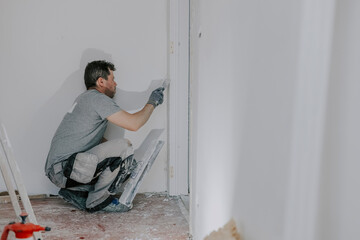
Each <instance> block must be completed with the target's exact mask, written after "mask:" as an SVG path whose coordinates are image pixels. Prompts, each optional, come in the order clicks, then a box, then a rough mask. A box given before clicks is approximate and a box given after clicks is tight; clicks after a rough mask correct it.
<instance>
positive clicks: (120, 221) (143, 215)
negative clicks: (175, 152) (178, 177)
mask: <svg viewBox="0 0 360 240" xmlns="http://www.w3.org/2000/svg"><path fill="white" fill-rule="evenodd" d="M31 203H32V206H33V209H34V212H35V215H36V218H37V221H38V223H39V225H41V226H49V227H51V231H50V232H46V233H43V234H42V236H43V239H88V240H95V239H96V240H100V239H114V240H115V239H124V240H131V239H132V240H146V239H154V240H155V239H156V240H165V239H166V240H180V239H182V240H184V239H188V232H189V226H188V222H187V220H186V219H187V218H186V217H187V216H186V215H187V212H186V209H185V208H184V207H183V205H182V201H181V200H180V198H178V197H175V198H172V197H168V196H166V195H161V194H138V195H137V196H136V197H135V199H134V201H133V204H134V207H133V209H132V210H130V211H129V212H126V213H104V212H97V213H87V212H84V211H80V210H78V209H76V208H74V207H73V206H72V205H70V204H68V203H66V202H64V201H63V200H62V199H60V198H58V197H49V198H43V199H32V200H31ZM14 220H16V218H15V213H14V210H13V208H12V205H11V203H3V204H0V231H1V232H2V230H3V229H4V226H5V225H6V224H8V223H9V222H11V221H14ZM8 239H15V238H14V236H13V234H12V236H11V238H10V237H9V238H8Z"/></svg>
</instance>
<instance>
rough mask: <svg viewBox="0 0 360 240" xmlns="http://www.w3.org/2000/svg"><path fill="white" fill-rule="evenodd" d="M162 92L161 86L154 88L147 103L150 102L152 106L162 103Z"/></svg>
mask: <svg viewBox="0 0 360 240" xmlns="http://www.w3.org/2000/svg"><path fill="white" fill-rule="evenodd" d="M163 92H164V88H163V87H159V88H157V89H155V90H154V91H153V92H152V93H151V95H150V98H149V101H148V102H147V104H152V105H153V106H154V108H156V107H157V106H158V105H160V104H162V103H163V101H164V93H163Z"/></svg>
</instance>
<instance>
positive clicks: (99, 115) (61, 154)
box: [45, 89, 121, 173]
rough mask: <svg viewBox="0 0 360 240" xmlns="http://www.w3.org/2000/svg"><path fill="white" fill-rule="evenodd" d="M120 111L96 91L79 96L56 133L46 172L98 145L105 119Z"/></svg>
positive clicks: (112, 102) (105, 122)
mask: <svg viewBox="0 0 360 240" xmlns="http://www.w3.org/2000/svg"><path fill="white" fill-rule="evenodd" d="M120 110H121V109H120V107H119V106H118V105H117V104H116V103H115V102H114V100H112V99H111V98H109V97H108V96H106V95H105V94H103V93H100V92H98V91H97V90H95V89H92V90H88V91H86V92H84V93H82V94H81V95H80V96H78V98H77V99H76V100H75V102H74V104H73V106H72V107H71V109H70V110H69V111H68V112H67V113H66V115H65V117H64V118H63V120H62V122H61V123H60V125H59V127H58V129H57V130H56V132H55V135H54V138H53V140H52V142H51V146H50V151H49V154H48V157H47V160H46V165H45V172H46V173H48V171H49V169H50V168H51V167H52V166H53V165H54V164H56V163H58V162H61V161H63V160H66V159H67V158H69V157H70V156H71V155H72V154H74V153H78V152H85V151H87V150H89V149H90V148H92V147H94V146H96V145H98V144H99V143H100V141H101V139H102V137H103V135H104V132H105V130H106V127H107V124H108V120H107V119H106V118H107V117H108V116H110V115H112V114H114V113H116V112H118V111H120Z"/></svg>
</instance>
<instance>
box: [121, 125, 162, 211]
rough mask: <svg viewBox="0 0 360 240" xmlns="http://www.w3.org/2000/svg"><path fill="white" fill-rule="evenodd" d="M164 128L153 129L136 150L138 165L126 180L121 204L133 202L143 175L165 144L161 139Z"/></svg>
mask: <svg viewBox="0 0 360 240" xmlns="http://www.w3.org/2000/svg"><path fill="white" fill-rule="evenodd" d="M163 130H164V129H153V130H152V131H151V132H150V133H149V134H148V136H147V137H146V139H145V140H144V141H143V143H142V144H141V146H140V147H139V148H138V149H136V150H135V152H134V158H135V160H136V161H137V162H138V167H137V168H136V169H135V172H134V173H132V174H131V177H130V178H129V180H128V181H127V182H126V185H125V187H124V191H123V193H122V194H121V196H120V198H119V202H120V203H121V204H123V205H126V206H127V207H130V206H131V203H132V201H133V200H134V198H135V195H136V193H137V191H138V190H139V187H140V184H141V182H142V180H143V177H144V176H145V175H146V173H147V172H148V171H149V170H150V168H151V166H152V164H153V163H154V161H155V159H156V157H157V155H158V154H159V152H160V150H161V148H162V146H163V145H164V141H160V140H159V137H160V135H161V133H162V132H163Z"/></svg>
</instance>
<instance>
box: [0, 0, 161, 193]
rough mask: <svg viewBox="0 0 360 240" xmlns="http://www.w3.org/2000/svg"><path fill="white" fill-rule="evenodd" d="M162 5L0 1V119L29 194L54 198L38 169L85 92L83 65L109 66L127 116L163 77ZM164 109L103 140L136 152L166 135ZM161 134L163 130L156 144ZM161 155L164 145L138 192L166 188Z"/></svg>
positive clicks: (111, 131)
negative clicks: (125, 142) (158, 132)
mask: <svg viewBox="0 0 360 240" xmlns="http://www.w3.org/2000/svg"><path fill="white" fill-rule="evenodd" d="M167 7H168V6H167V1H166V0H155V1H145V0H140V1H115V0H106V1H94V0H90V1H89V0H80V1H70V0H65V1H55V2H54V1H51V2H49V1H41V0H34V1H24V0H20V1H10V0H4V1H0V35H1V43H0V52H1V54H0V72H1V75H2V76H1V79H0V82H1V87H0V109H1V112H0V120H1V121H2V122H3V123H4V124H5V126H6V127H7V130H8V134H9V137H10V139H11V141H12V143H13V144H12V145H13V148H14V151H15V157H16V159H17V161H18V163H19V165H20V170H21V172H22V173H23V177H24V181H25V182H26V183H27V189H28V191H29V193H30V194H38V193H56V192H57V189H56V188H55V187H54V186H53V185H52V184H51V183H50V181H48V180H47V178H46V177H45V176H44V164H45V160H46V156H47V152H48V149H49V146H50V141H51V139H52V136H53V134H54V132H55V130H56V128H57V126H58V124H59V123H60V121H61V119H62V117H63V116H64V114H65V112H66V111H67V110H68V109H69V108H70V107H71V105H72V102H73V101H74V99H75V97H76V96H77V95H78V94H80V93H81V92H83V91H85V87H84V84H83V71H84V68H85V66H86V64H87V62H89V61H92V60H96V59H106V60H111V61H113V62H114V64H115V65H116V68H117V71H116V72H115V80H116V81H117V83H118V94H117V96H116V98H115V100H116V101H120V102H121V101H127V104H125V105H126V106H127V109H129V110H136V109H137V108H139V107H140V105H141V104H145V102H146V100H147V99H146V95H148V94H149V92H150V88H151V86H153V85H152V84H153V83H154V81H155V82H156V80H158V79H162V78H165V77H166V76H167V69H168V66H167V60H168V59H167V39H168V34H167V27H168V26H167V17H168V16H167V11H168V9H167ZM119 95H124V96H125V95H126V96H127V97H126V98H125V99H123V98H121V97H120V96H119ZM135 98H136V99H140V100H137V101H135V100H134V99H135ZM129 103H130V104H129ZM166 104H167V93H165V103H164V104H163V105H161V106H160V107H158V108H157V109H156V110H155V112H154V114H153V115H152V117H151V118H150V120H149V122H148V123H147V124H146V125H145V126H144V127H143V128H142V129H140V130H139V131H138V132H124V131H122V130H121V129H118V128H110V129H109V131H108V132H107V133H106V135H107V137H108V138H115V137H119V136H125V137H127V138H129V139H130V140H131V141H132V142H133V144H134V147H135V148H137V147H138V146H139V144H140V143H141V142H142V141H143V139H144V138H145V136H146V135H147V134H148V133H149V132H150V131H151V129H154V128H157V129H159V128H165V129H166V125H167V108H166ZM124 108H125V107H124ZM166 136H167V133H166V131H165V132H164V134H163V136H162V140H166ZM166 149H167V146H166V144H165V146H164V147H163V149H162V150H161V152H160V153H159V157H158V159H157V160H156V161H155V163H154V165H153V167H152V170H151V171H150V172H149V175H148V176H147V179H146V180H145V181H144V184H143V186H142V189H141V191H165V190H166V189H167V151H166ZM4 188H5V187H4V184H3V182H2V179H1V180H0V191H2V190H4Z"/></svg>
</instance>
